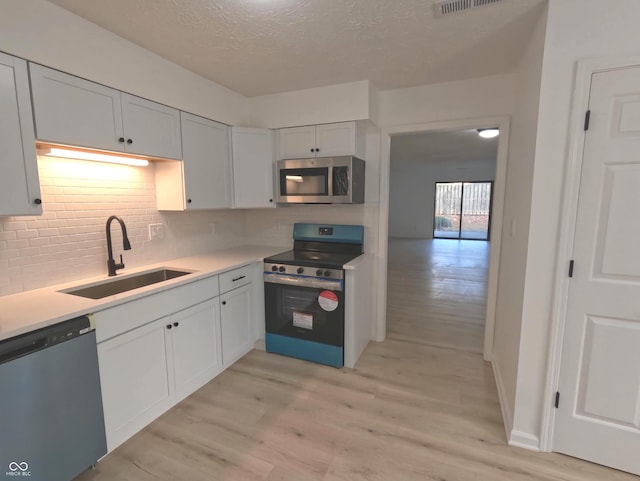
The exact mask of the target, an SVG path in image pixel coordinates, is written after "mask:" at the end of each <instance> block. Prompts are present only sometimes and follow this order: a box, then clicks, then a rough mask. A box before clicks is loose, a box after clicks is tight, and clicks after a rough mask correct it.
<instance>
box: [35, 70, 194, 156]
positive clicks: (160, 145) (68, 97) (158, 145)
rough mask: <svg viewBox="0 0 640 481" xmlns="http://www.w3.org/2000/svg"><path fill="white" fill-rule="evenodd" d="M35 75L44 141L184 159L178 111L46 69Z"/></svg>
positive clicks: (37, 113)
mask: <svg viewBox="0 0 640 481" xmlns="http://www.w3.org/2000/svg"><path fill="white" fill-rule="evenodd" d="M29 72H30V75H31V95H32V98H33V113H34V119H35V127H36V136H37V138H38V140H41V141H45V142H52V143H59V144H65V145H74V146H79V147H88V148H92V149H104V150H112V151H115V152H129V153H132V154H141V155H149V156H153V157H163V158H168V159H180V158H182V144H181V137H180V112H179V111H178V110H176V109H172V108H170V107H166V106H164V105H160V104H157V103H155V102H150V101H148V100H144V99H141V98H138V97H134V96H132V95H129V94H125V93H122V92H120V91H118V90H115V89H111V88H109V87H105V86H103V85H100V84H96V83H93V82H89V81H88V80H84V79H81V78H78V77H74V76H73V75H69V74H66V73H62V72H58V71H57V70H52V69H49V68H46V67H42V66H41V65H36V64H29Z"/></svg>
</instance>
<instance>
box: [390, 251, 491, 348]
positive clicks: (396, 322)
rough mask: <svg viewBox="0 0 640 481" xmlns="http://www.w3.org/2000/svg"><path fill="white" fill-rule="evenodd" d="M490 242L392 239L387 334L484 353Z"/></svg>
mask: <svg viewBox="0 0 640 481" xmlns="http://www.w3.org/2000/svg"><path fill="white" fill-rule="evenodd" d="M488 265H489V243H488V242H484V241H473V240H466V241H465V240H462V241H458V240H452V239H398V238H392V239H389V268H388V283H387V336H388V337H389V338H393V339H397V340H412V341H413V342H417V343H420V344H424V345H429V346H435V347H445V348H450V349H456V350H461V351H467V352H474V353H481V352H482V347H483V340H484V320H485V310H486V293H487V273H488Z"/></svg>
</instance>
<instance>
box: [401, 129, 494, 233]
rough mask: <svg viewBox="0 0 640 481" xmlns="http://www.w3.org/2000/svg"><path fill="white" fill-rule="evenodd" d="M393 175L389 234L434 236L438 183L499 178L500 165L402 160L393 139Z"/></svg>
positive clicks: (477, 162)
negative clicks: (436, 188)
mask: <svg viewBox="0 0 640 481" xmlns="http://www.w3.org/2000/svg"><path fill="white" fill-rule="evenodd" d="M391 145H392V147H391V150H392V156H391V172H390V178H389V236H390V237H409V238H418V239H431V238H433V212H434V208H435V205H434V201H435V183H436V182H459V181H462V182H472V181H489V180H494V179H495V174H496V164H495V160H494V162H493V163H487V162H482V161H476V162H474V161H473V159H470V161H468V162H446V161H437V160H433V159H398V158H394V156H393V139H391Z"/></svg>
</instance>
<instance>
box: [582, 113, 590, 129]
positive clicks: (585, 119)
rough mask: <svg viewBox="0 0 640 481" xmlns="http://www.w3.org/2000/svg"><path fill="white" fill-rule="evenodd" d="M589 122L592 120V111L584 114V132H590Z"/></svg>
mask: <svg viewBox="0 0 640 481" xmlns="http://www.w3.org/2000/svg"><path fill="white" fill-rule="evenodd" d="M589 120H591V110H587V112H586V113H585V114H584V130H585V131H586V130H589Z"/></svg>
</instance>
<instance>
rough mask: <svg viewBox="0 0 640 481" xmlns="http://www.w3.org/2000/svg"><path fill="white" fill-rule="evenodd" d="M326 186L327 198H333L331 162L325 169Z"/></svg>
mask: <svg viewBox="0 0 640 481" xmlns="http://www.w3.org/2000/svg"><path fill="white" fill-rule="evenodd" d="M327 185H328V194H329V197H333V162H332V163H331V165H329V166H328V167H327Z"/></svg>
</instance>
